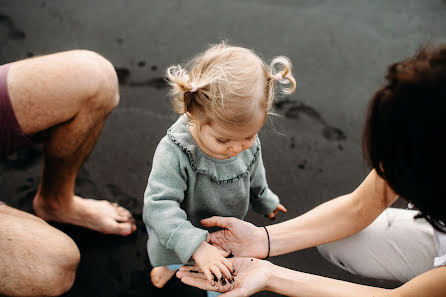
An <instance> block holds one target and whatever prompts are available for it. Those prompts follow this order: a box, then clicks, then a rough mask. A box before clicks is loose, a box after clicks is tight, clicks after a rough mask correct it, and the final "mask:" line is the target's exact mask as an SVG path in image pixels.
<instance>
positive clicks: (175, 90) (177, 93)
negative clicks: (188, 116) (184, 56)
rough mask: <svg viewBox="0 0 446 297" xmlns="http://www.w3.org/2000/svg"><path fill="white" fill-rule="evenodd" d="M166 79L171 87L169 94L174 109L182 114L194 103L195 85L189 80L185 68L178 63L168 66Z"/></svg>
mask: <svg viewBox="0 0 446 297" xmlns="http://www.w3.org/2000/svg"><path fill="white" fill-rule="evenodd" d="M166 80H167V83H168V85H169V86H170V87H171V90H170V95H171V98H172V104H173V107H174V109H175V111H176V112H177V113H179V114H184V113H186V112H188V111H190V110H191V107H192V105H194V104H195V103H194V101H195V100H194V93H195V92H196V91H197V86H196V85H194V84H193V83H191V82H190V79H189V75H188V73H187V70H186V69H184V68H183V67H181V66H180V65H175V66H170V67H169V68H168V69H167V71H166Z"/></svg>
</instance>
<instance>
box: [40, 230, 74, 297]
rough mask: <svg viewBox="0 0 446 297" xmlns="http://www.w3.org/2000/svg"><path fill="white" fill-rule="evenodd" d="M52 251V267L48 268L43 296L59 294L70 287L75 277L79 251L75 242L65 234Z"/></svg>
mask: <svg viewBox="0 0 446 297" xmlns="http://www.w3.org/2000/svg"><path fill="white" fill-rule="evenodd" d="M58 245H59V246H58V247H56V250H55V251H54V252H53V255H52V257H54V258H53V259H54V260H53V261H51V262H52V263H53V265H52V267H49V268H48V271H47V280H46V281H45V282H44V283H45V284H46V288H45V290H46V293H45V296H59V295H62V294H64V293H65V292H67V291H68V290H70V289H71V287H72V286H73V284H74V280H75V278H76V270H77V267H78V265H79V261H80V253H79V249H78V248H77V246H76V244H75V243H74V242H73V240H72V239H71V238H69V237H68V236H67V239H65V242H62V243H59V244H58ZM53 248H54V247H53Z"/></svg>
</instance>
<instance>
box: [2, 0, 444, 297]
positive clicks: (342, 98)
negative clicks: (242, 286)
mask: <svg viewBox="0 0 446 297" xmlns="http://www.w3.org/2000/svg"><path fill="white" fill-rule="evenodd" d="M445 28H446V1H444V0H442V1H441V0H425V1H415V0H413V1H406V0H404V1H403V0H397V1H385V0H381V1H363V0H360V1H347V0H339V1H323V0H314V1H297V0H239V1H235V0H234V1H231V0H228V1H218V0H188V1H180V0H171V1H143V0H138V1H136V0H135V1H124V0H119V1H118V0H95V1H87V0H78V1H55V0H53V1H42V0H39V1H24V0H14V1H11V0H0V64H4V63H8V62H11V61H14V60H18V59H23V58H27V57H31V56H36V55H43V54H47V53H53V52H57V51H64V50H70V49H80V48H81V49H89V50H93V51H96V52H98V53H100V54H102V55H103V56H104V57H106V58H107V59H109V60H110V61H111V62H112V63H113V64H114V65H115V68H116V69H117V72H118V75H119V78H120V94H121V101H120V105H119V106H118V108H116V110H114V111H113V113H112V114H111V115H110V117H109V118H108V120H107V122H106V125H105V127H104V129H103V132H102V134H101V137H100V139H99V141H98V143H97V145H96V147H95V149H94V151H93V153H92V154H91V155H90V157H89V158H88V160H87V162H86V163H85V164H84V166H83V167H82V168H81V170H80V173H79V176H78V180H77V187H76V192H77V193H78V194H80V195H82V196H85V197H92V198H98V199H108V200H111V201H116V202H119V203H120V204H122V205H123V206H125V207H127V208H129V209H130V210H131V211H132V213H133V214H134V216H135V218H136V220H137V225H138V230H137V232H136V233H135V234H133V235H132V236H130V237H127V238H120V237H116V236H104V235H100V234H97V233H94V232H90V231H88V230H85V229H82V228H77V227H72V226H66V225H59V224H54V225H55V226H56V227H58V228H60V229H61V230H63V231H64V232H66V233H67V234H68V235H69V236H71V237H72V238H73V239H74V240H75V242H76V243H77V245H78V246H79V249H80V251H81V255H82V259H81V263H80V266H79V269H78V273H77V277H76V281H75V284H74V287H73V288H72V290H71V291H69V292H68V293H66V294H65V295H64V296H73V297H88V296H92V297H93V296H94V297H101V296H107V297H114V296H116V297H121V296H122V297H123V296H204V295H203V294H204V293H203V292H200V291H199V290H195V289H192V288H189V287H186V286H184V285H182V284H181V283H180V282H179V281H178V280H176V279H174V280H172V281H171V282H169V283H168V284H167V286H166V287H165V288H164V289H162V290H160V289H156V288H154V287H153V286H152V285H151V284H150V280H149V271H150V269H151V267H150V265H149V262H148V258H147V253H146V246H145V245H146V240H147V234H146V232H145V229H144V226H143V223H142V219H141V212H142V204H143V192H144V190H145V187H146V180H147V177H148V174H149V172H150V168H151V162H152V157H153V153H154V149H155V147H156V145H157V144H158V142H159V140H160V139H161V138H162V137H163V136H164V135H165V132H166V129H167V128H168V127H169V126H170V125H171V124H172V123H173V122H174V120H175V118H176V115H175V114H174V113H173V111H172V109H171V107H170V103H169V100H168V97H167V88H166V86H165V84H164V82H163V75H164V71H165V69H166V68H167V67H168V66H169V65H171V64H175V63H180V62H182V61H184V60H185V59H187V58H188V57H191V56H192V55H194V54H196V53H198V52H199V51H201V50H203V49H204V48H206V47H207V45H208V44H212V43H217V42H219V41H220V40H223V39H227V40H228V41H229V42H230V43H232V44H235V45H240V46H244V47H248V48H251V49H254V50H255V51H256V52H258V53H259V54H260V55H261V56H262V57H263V58H264V59H266V60H267V61H270V60H271V59H272V58H273V57H274V56H277V55H286V56H288V57H289V58H290V59H291V61H292V62H293V64H294V75H295V77H296V81H297V90H296V92H295V94H293V95H291V96H288V97H279V98H278V100H277V102H276V104H275V111H276V112H277V114H278V116H275V117H272V118H271V121H269V123H268V124H267V125H266V126H265V128H264V129H263V131H262V133H261V135H260V137H261V139H262V147H263V158H264V163H265V167H266V170H267V177H268V182H269V185H270V188H271V189H272V190H273V191H274V192H276V193H277V194H278V195H279V197H280V198H281V201H282V203H283V204H284V205H285V206H286V207H287V208H288V213H286V214H284V215H283V214H282V215H280V216H279V217H278V219H277V220H276V221H275V222H281V221H284V220H287V219H291V218H293V217H295V216H297V215H300V214H302V213H304V212H306V211H308V210H310V209H311V208H313V207H315V206H316V205H318V204H320V203H322V202H324V201H327V200H329V199H331V198H333V197H336V196H338V195H341V194H344V193H348V192H350V191H351V190H353V189H354V188H355V187H356V186H357V185H358V184H359V183H360V182H361V180H362V179H363V178H364V177H365V176H366V174H367V173H368V169H367V168H366V166H365V165H364V161H363V160H362V157H361V143H360V136H361V129H362V124H363V119H364V114H365V109H366V106H367V102H368V100H369V98H370V97H371V95H372V94H373V92H374V91H375V90H376V89H377V88H378V87H379V86H380V84H381V83H382V82H383V76H384V73H385V69H386V67H387V66H388V65H389V64H390V63H392V62H395V61H397V60H399V59H402V58H404V57H407V56H408V55H411V54H412V53H414V52H415V50H416V49H418V48H419V47H420V46H422V45H423V44H425V43H426V42H432V43H434V44H437V43H439V42H445V41H446V34H445V33H446V30H445ZM41 156H42V153H41V148H40V147H39V146H36V147H33V148H30V149H27V150H24V151H21V152H19V153H16V154H14V155H12V156H10V157H9V158H8V159H6V160H3V161H1V162H0V200H3V201H5V202H6V203H8V204H9V205H11V206H14V207H16V208H19V209H22V210H25V211H29V212H32V207H31V203H32V201H31V199H32V197H33V196H34V193H35V191H36V189H37V186H38V183H39V179H40V174H41ZM400 206H404V203H402V202H401V203H400ZM246 219H247V220H248V221H250V222H252V223H254V224H257V225H267V224H271V222H270V221H268V219H267V218H265V217H263V216H261V215H258V214H256V213H254V212H252V211H250V212H249V214H248V216H247V218H246ZM271 261H272V262H274V263H277V264H279V265H282V266H286V267H289V268H292V269H296V270H300V271H304V272H309V273H315V274H319V275H324V276H328V277H335V278H338V279H344V280H348V281H354V282H358V283H363V284H370V285H382V286H386V287H392V286H395V285H397V284H395V283H390V282H383V281H376V280H369V279H364V278H360V277H357V276H353V275H351V274H349V273H347V272H344V271H341V270H340V269H337V268H336V267H334V266H332V265H331V264H329V263H328V262H327V261H325V260H324V259H323V258H322V257H321V256H320V255H319V254H318V252H317V250H316V249H308V250H304V251H300V252H296V253H292V254H289V255H284V256H280V257H276V258H273V259H271ZM256 296H277V295H275V294H272V293H269V292H263V293H260V294H258V295H256Z"/></svg>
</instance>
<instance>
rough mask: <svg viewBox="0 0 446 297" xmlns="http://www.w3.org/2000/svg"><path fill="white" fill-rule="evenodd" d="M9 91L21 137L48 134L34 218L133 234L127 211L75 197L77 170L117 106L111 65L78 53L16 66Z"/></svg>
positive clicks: (81, 52)
mask: <svg viewBox="0 0 446 297" xmlns="http://www.w3.org/2000/svg"><path fill="white" fill-rule="evenodd" d="M8 91H9V96H10V98H11V104H12V107H13V110H14V112H15V114H16V117H17V121H18V122H19V124H20V126H21V127H22V129H23V131H24V133H25V134H27V135H32V134H35V133H38V132H40V131H47V133H48V139H47V140H46V142H45V144H44V164H43V174H42V179H41V182H40V185H39V189H38V192H37V194H36V196H35V198H34V201H33V206H34V210H35V212H36V214H37V215H38V216H39V217H41V218H43V219H44V220H54V221H58V222H63V223H69V224H74V225H79V226H83V227H87V228H90V229H93V230H96V231H100V232H103V233H111V234H120V235H124V236H125V235H129V234H131V233H132V232H134V231H135V230H136V226H135V224H134V221H133V218H132V216H131V214H130V212H128V211H127V210H126V209H124V208H122V207H120V206H118V205H117V204H112V203H110V202H108V201H98V200H91V199H83V198H81V197H78V196H75V195H74V184H75V180H76V176H77V173H78V170H79V168H80V166H81V165H82V163H83V161H84V160H85V158H86V157H87V156H88V154H89V153H90V151H91V150H92V148H93V146H94V144H95V142H96V140H97V138H98V136H99V133H100V131H101V129H102V126H103V125H104V122H105V119H106V117H107V115H108V114H109V113H110V112H111V111H112V110H113V108H115V107H116V106H117V104H118V102H119V91H118V82H117V77H116V73H115V70H114V68H113V66H112V65H111V64H110V62H108V61H107V60H105V59H104V58H103V57H101V56H99V55H98V54H95V53H93V52H90V51H83V50H77V51H70V52H63V53H57V54H53V55H48V56H42V57H36V58H33V59H28V60H23V61H19V62H16V63H13V64H12V65H11V68H10V70H9V73H8Z"/></svg>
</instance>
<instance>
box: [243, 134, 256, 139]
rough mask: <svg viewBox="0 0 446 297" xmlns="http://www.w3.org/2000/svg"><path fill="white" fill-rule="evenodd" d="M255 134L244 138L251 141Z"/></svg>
mask: <svg viewBox="0 0 446 297" xmlns="http://www.w3.org/2000/svg"><path fill="white" fill-rule="evenodd" d="M256 135H257V134H254V135H252V136H250V137H248V138H246V140H248V141H251V140H253V139H254V138H256Z"/></svg>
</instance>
